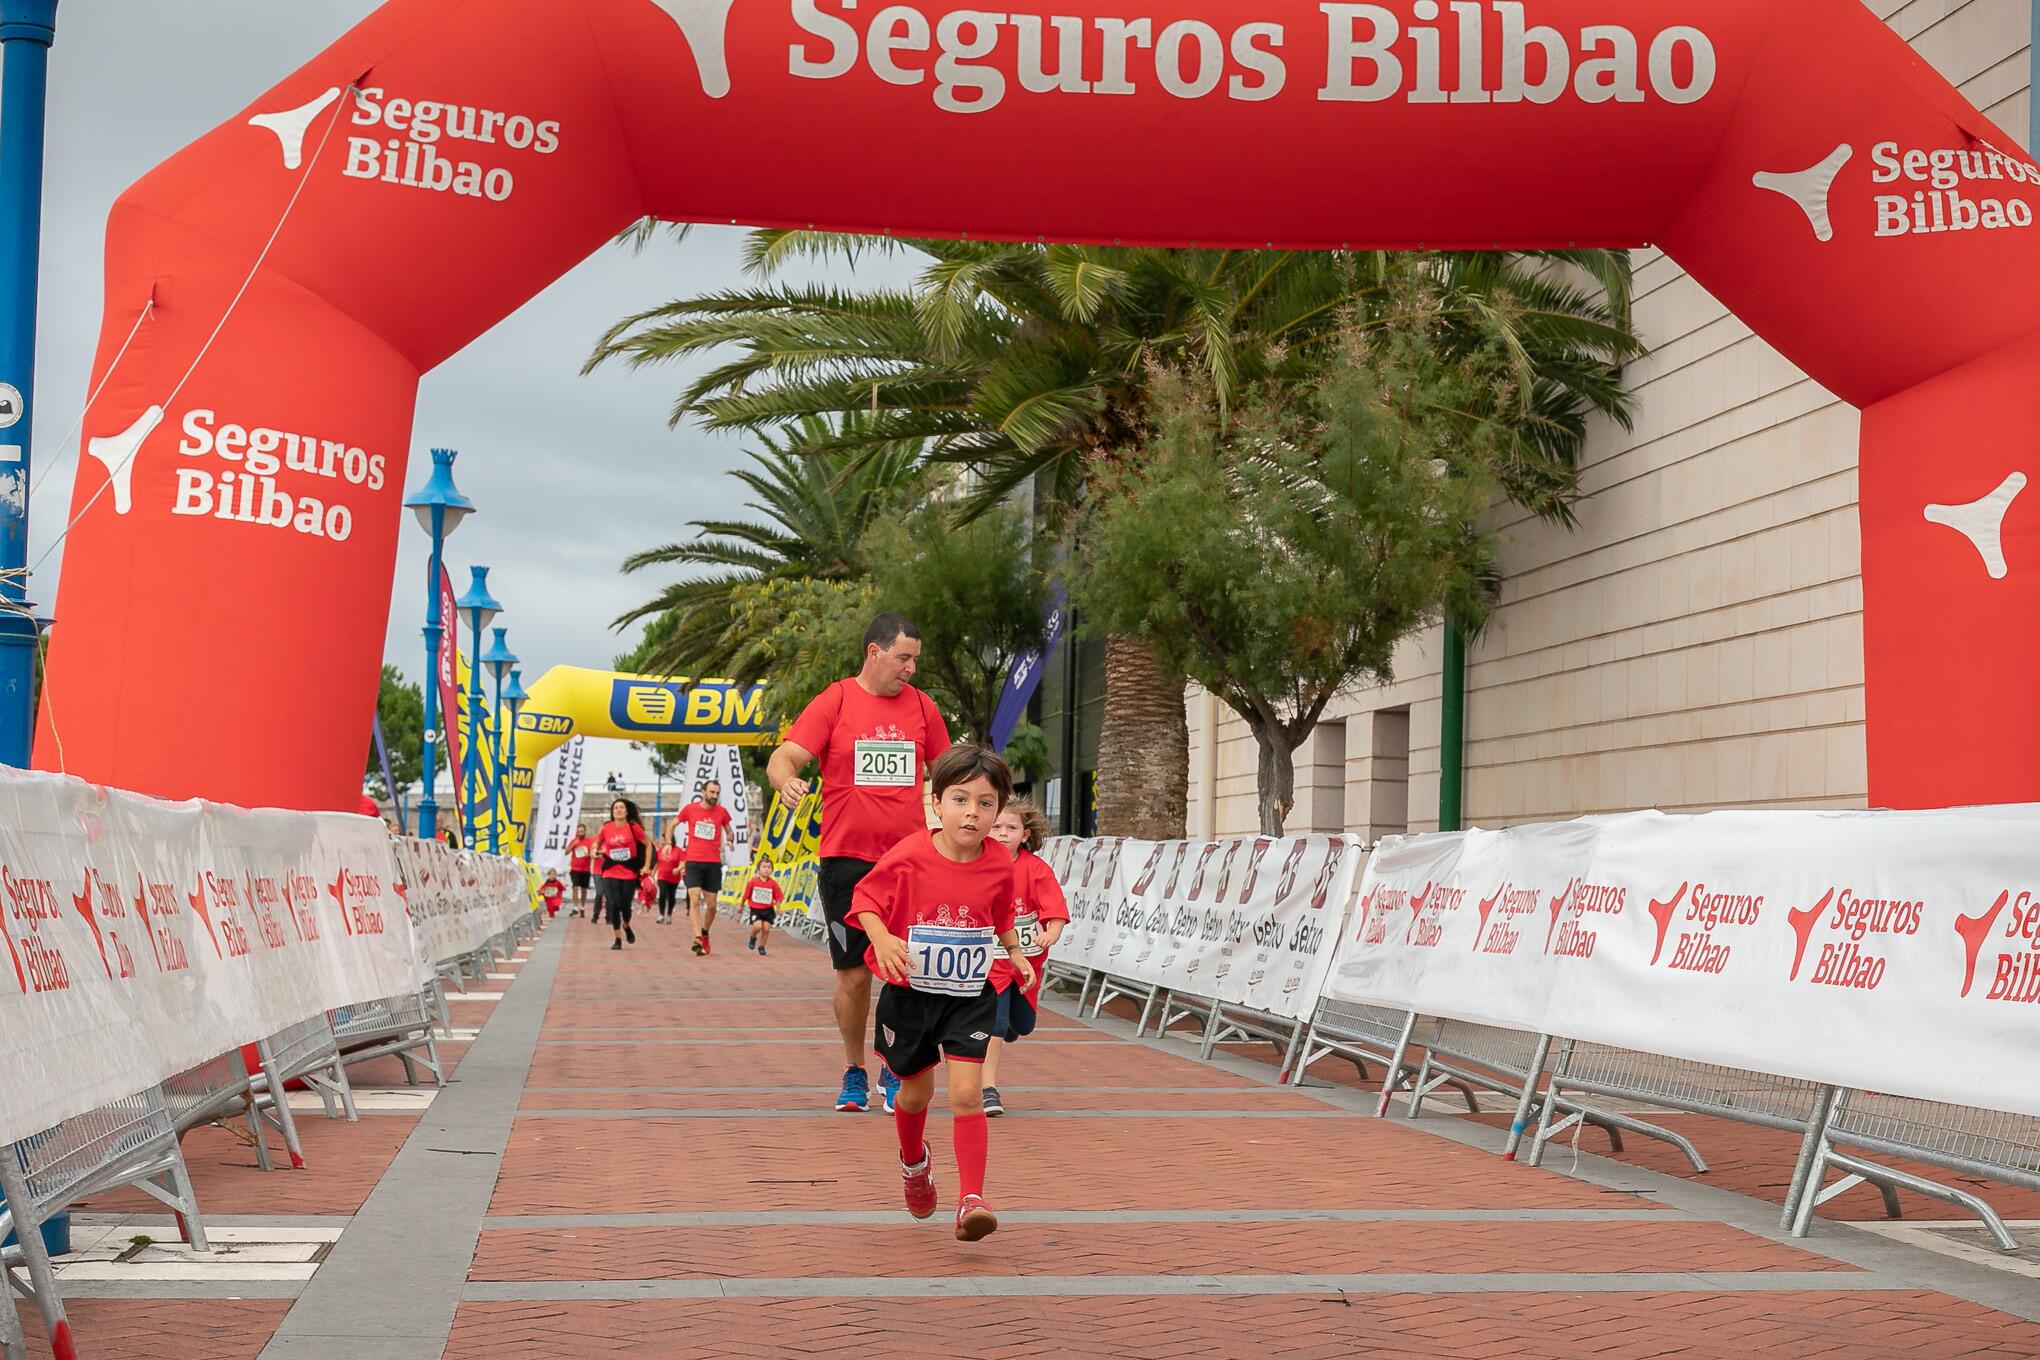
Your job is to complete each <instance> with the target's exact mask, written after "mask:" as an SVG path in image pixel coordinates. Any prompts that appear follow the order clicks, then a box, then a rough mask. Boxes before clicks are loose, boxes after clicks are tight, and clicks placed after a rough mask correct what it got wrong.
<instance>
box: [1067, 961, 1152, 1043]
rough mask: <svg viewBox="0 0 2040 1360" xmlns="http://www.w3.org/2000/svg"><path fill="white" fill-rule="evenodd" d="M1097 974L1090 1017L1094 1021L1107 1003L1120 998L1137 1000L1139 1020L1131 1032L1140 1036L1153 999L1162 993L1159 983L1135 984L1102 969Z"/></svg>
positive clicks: (1145, 1025) (1080, 1008)
mask: <svg viewBox="0 0 2040 1360" xmlns="http://www.w3.org/2000/svg"><path fill="white" fill-rule="evenodd" d="M1097 973H1098V995H1097V996H1096V997H1094V998H1093V999H1092V1001H1091V1017H1092V1018H1093V1019H1096V1018H1097V1016H1098V1013H1099V1012H1100V1011H1103V1010H1104V1009H1105V1007H1106V1005H1107V1004H1108V1003H1110V1002H1113V1001H1117V1000H1118V999H1119V998H1121V997H1126V998H1127V999H1129V1000H1135V999H1137V1000H1139V1002H1140V1018H1139V1019H1138V1020H1136V1021H1135V1022H1134V1026H1133V1032H1134V1033H1135V1034H1140V1033H1142V1032H1143V1031H1145V1030H1146V1029H1147V1022H1148V1017H1149V1016H1150V1015H1152V1014H1153V1013H1154V1007H1155V999H1156V998H1157V997H1159V996H1160V995H1161V993H1162V984H1161V983H1159V982H1136V981H1134V980H1133V979H1132V978H1123V977H1120V976H1119V975H1118V974H1116V973H1108V972H1106V971H1105V970H1104V969H1102V968H1100V969H1098V970H1097ZM1078 1009H1079V1011H1081V1010H1082V1007H1081V1005H1079V1007H1078Z"/></svg>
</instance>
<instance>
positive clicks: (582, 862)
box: [567, 836, 595, 874]
mask: <svg viewBox="0 0 2040 1360" xmlns="http://www.w3.org/2000/svg"><path fill="white" fill-rule="evenodd" d="M594 853H595V838H594V837H593V836H576V837H575V838H574V839H573V840H571V841H569V842H568V843H567V867H568V868H570V869H572V870H573V871H574V872H575V873H583V874H584V873H586V872H588V858H589V856H591V855H593V854H594Z"/></svg>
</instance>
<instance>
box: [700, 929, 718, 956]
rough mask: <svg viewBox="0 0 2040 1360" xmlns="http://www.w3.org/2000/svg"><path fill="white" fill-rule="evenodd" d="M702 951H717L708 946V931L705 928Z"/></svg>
mask: <svg viewBox="0 0 2040 1360" xmlns="http://www.w3.org/2000/svg"><path fill="white" fill-rule="evenodd" d="M701 952H702V953H704V954H710V953H713V952H715V951H713V950H711V949H710V948H709V947H708V932H707V931H705V930H704V931H702V932H701Z"/></svg>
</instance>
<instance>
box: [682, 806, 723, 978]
mask: <svg viewBox="0 0 2040 1360" xmlns="http://www.w3.org/2000/svg"><path fill="white" fill-rule="evenodd" d="M678 826H680V827H684V828H685V829H686V832H687V850H686V854H685V859H686V864H687V867H686V870H685V873H686V877H687V920H688V923H689V924H690V925H691V926H692V927H693V929H694V952H695V953H697V954H706V953H708V952H709V951H708V930H709V927H710V926H713V925H714V924H715V899H716V897H717V896H718V895H719V894H721V892H722V861H723V845H724V843H725V842H726V841H728V840H730V839H731V838H732V836H733V834H734V833H732V832H731V830H730V810H729V809H728V808H726V807H724V806H723V805H722V785H721V784H719V783H717V782H716V781H715V780H713V779H711V780H709V781H708V782H707V783H706V784H703V785H702V786H701V797H699V798H697V799H695V800H694V801H693V802H691V803H689V804H688V805H687V806H686V807H684V808H681V809H680V819H679V823H678Z"/></svg>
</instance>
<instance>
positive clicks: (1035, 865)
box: [984, 798, 1070, 1117]
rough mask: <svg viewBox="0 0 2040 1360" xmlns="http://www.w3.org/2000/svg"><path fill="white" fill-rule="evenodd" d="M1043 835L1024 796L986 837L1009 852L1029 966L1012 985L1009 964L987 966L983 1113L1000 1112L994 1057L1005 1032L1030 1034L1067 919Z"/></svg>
mask: <svg viewBox="0 0 2040 1360" xmlns="http://www.w3.org/2000/svg"><path fill="white" fill-rule="evenodd" d="M1047 837H1048V818H1047V817H1045V816H1043V815H1042V812H1041V809H1039V808H1037V807H1035V806H1034V804H1033V803H1031V802H1029V801H1028V800H1027V799H1025V798H1015V799H1014V800H1013V801H1012V802H1010V803H1008V804H1006V807H1005V810H1004V811H1002V812H1001V813H1000V814H999V819H998V820H997V821H995V822H993V823H992V839H993V840H995V841H997V842H998V843H999V844H1001V845H1003V846H1005V847H1006V849H1007V850H1008V851H1010V852H1011V853H1012V856H1013V929H1014V930H1015V931H1017V932H1018V933H1019V935H1020V948H1021V950H1022V952H1024V953H1025V954H1026V955H1027V962H1028V964H1029V966H1031V967H1032V968H1033V970H1034V981H1033V983H1032V984H1031V985H1028V986H1017V985H1015V984H1016V983H1018V982H1019V979H1018V978H1017V977H1016V976H1015V975H1014V971H1013V966H1012V965H1011V964H1009V963H1007V962H1006V961H1005V960H1004V959H1000V960H999V961H998V962H996V963H994V964H993V965H992V990H993V991H995V992H997V993H998V994H999V1011H998V1017H997V1019H998V1023H997V1027H996V1028H994V1029H993V1030H992V1046H991V1049H990V1050H989V1051H988V1052H987V1053H986V1054H985V1074H984V1075H985V1114H986V1115H987V1116H988V1117H995V1116H998V1115H1002V1114H1004V1113H1005V1112H1006V1106H1005V1103H1004V1102H1003V1101H1001V1100H1000V1099H999V1055H1000V1054H1001V1053H1002V1052H1004V1051H1005V1047H1006V1036H1007V1035H1011V1036H1012V1037H1013V1038H1015V1039H1022V1038H1025V1037H1026V1036H1027V1035H1029V1034H1032V1033H1033V1032H1034V1011H1035V1007H1037V1006H1038V1005H1040V1004H1041V974H1042V966H1043V965H1044V964H1046V963H1047V962H1048V950H1049V946H1051V945H1053V944H1054V943H1055V942H1056V941H1057V940H1059V939H1061V938H1062V933H1063V925H1064V923H1065V922H1067V921H1068V920H1069V919H1070V908H1069V903H1067V902H1066V901H1064V900H1063V890H1062V884H1060V883H1058V882H1056V881H1055V870H1053V869H1051V868H1049V867H1048V861H1047V860H1044V859H1043V858H1042V857H1041V854H1040V850H1041V844H1042V842H1043V841H1044V840H1046V839H1047Z"/></svg>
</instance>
